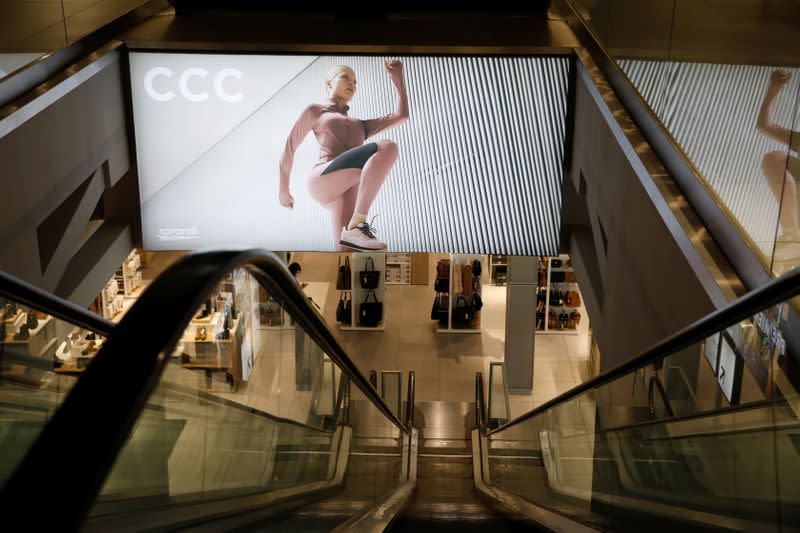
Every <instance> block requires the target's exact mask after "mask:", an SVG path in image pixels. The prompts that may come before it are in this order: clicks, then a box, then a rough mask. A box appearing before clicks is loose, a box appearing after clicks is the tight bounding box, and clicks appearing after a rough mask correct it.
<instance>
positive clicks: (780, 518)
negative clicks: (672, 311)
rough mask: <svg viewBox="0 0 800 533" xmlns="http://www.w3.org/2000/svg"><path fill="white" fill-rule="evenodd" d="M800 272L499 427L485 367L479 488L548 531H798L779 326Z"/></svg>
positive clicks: (794, 409) (797, 436) (792, 387)
mask: <svg viewBox="0 0 800 533" xmlns="http://www.w3.org/2000/svg"><path fill="white" fill-rule="evenodd" d="M798 280H800V272H798V271H794V272H792V273H790V274H787V275H785V276H783V277H781V278H778V279H777V280H774V281H772V282H771V283H769V284H768V285H765V286H764V287H762V288H761V289H759V290H757V291H754V292H752V293H750V294H748V295H746V296H744V297H742V298H741V299H739V300H737V301H736V302H734V303H732V304H731V305H729V306H728V307H727V308H724V309H722V310H720V311H717V312H715V313H713V314H711V315H709V316H707V317H705V318H703V319H701V320H699V321H698V322H696V323H695V324H693V325H691V326H689V327H688V328H686V329H685V330H683V331H681V332H679V333H677V334H675V335H674V336H672V337H670V338H668V339H666V340H665V341H663V342H661V343H659V344H658V345H656V346H655V347H653V348H652V349H650V350H648V351H647V352H646V353H644V354H642V355H640V356H639V357H637V358H635V359H633V360H631V361H630V362H628V363H626V364H624V365H622V366H620V367H618V368H616V369H613V370H611V371H609V372H607V373H606V374H604V375H601V376H598V377H597V378H595V379H592V380H591V381H589V382H587V383H584V384H583V385H580V386H578V387H576V388H574V389H573V390H571V391H568V392H567V393H565V394H563V395H561V396H560V397H558V398H555V399H553V400H551V401H549V402H547V403H546V404H544V405H542V406H540V407H538V408H536V409H534V410H533V411H531V412H529V413H526V414H525V415H523V416H521V417H519V418H517V419H515V420H513V421H511V422H509V423H507V424H505V425H503V426H501V427H499V428H497V429H492V430H489V429H488V427H487V423H486V418H485V407H484V394H483V378H482V376H481V375H478V376H477V377H476V405H477V406H478V411H479V413H484V414H483V416H482V417H480V419H479V424H478V425H479V428H478V429H477V430H476V431H475V432H474V434H473V441H474V446H475V449H476V456H477V457H480V462H481V465H482V468H481V472H480V475H479V476H476V484H477V485H478V487H479V489H480V490H481V491H482V492H483V493H485V494H486V495H487V496H491V497H494V498H497V499H499V500H501V501H503V502H504V503H505V504H506V505H507V506H509V507H511V508H513V509H515V510H517V511H519V512H521V513H523V514H526V515H528V516H539V517H540V521H541V522H543V523H548V524H550V527H551V528H553V529H573V528H575V527H579V526H577V525H574V524H573V525H569V524H567V523H566V522H564V520H572V521H575V523H578V524H581V525H582V526H583V527H586V528H590V529H602V530H612V531H638V530H641V529H645V528H646V529H648V530H652V531H675V530H677V529H688V530H697V531H794V530H796V529H797V524H798V523H800V499H798V496H797V494H798V492H797V491H796V487H797V483H798V482H800V447H799V446H798V445H797V443H798V442H800V404H798V402H797V393H796V392H795V391H796V390H797V386H798V383H797V382H796V379H795V381H792V379H790V378H789V377H788V376H791V368H792V366H793V364H794V363H793V361H792V360H791V357H792V354H791V353H789V352H788V350H789V349H791V348H790V346H788V344H787V343H786V342H785V341H784V339H783V337H782V335H781V334H780V330H779V329H778V324H779V323H780V321H781V317H782V316H784V312H785V306H786V305H789V300H791V299H792V298H793V297H794V296H796V295H797V293H798V292H800V287H798ZM664 383H667V385H664Z"/></svg>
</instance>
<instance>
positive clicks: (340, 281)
mask: <svg viewBox="0 0 800 533" xmlns="http://www.w3.org/2000/svg"><path fill="white" fill-rule="evenodd" d="M352 280H353V278H352V273H351V271H350V257H348V256H344V264H342V256H341V255H340V256H339V273H338V274H337V275H336V290H338V291H349V290H350V289H351V287H352V285H353V283H352Z"/></svg>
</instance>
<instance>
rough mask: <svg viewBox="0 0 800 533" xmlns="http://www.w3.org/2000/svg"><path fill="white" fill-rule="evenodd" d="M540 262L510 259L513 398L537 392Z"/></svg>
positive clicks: (507, 359) (508, 371) (508, 334)
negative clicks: (536, 348) (538, 281)
mask: <svg viewBox="0 0 800 533" xmlns="http://www.w3.org/2000/svg"><path fill="white" fill-rule="evenodd" d="M537 267H538V258H536V257H520V256H508V277H507V284H506V349H505V359H504V361H505V367H506V380H507V383H506V387H507V388H508V392H509V394H530V393H531V391H532V390H533V352H534V337H535V330H536V282H537V277H536V269H537Z"/></svg>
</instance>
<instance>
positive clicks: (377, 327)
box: [339, 321, 386, 331]
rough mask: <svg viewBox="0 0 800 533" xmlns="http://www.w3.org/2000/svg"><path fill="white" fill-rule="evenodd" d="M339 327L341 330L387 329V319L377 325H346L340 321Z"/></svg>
mask: <svg viewBox="0 0 800 533" xmlns="http://www.w3.org/2000/svg"><path fill="white" fill-rule="evenodd" d="M339 329H340V330H341V331H384V330H385V329H386V321H384V322H381V323H380V324H378V325H377V326H374V327H370V326H352V325H350V326H346V325H344V324H342V323H341V322H340V323H339Z"/></svg>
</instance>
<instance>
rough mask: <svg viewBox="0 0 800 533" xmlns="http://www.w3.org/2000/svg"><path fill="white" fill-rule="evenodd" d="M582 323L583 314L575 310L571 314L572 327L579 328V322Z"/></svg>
mask: <svg viewBox="0 0 800 533" xmlns="http://www.w3.org/2000/svg"><path fill="white" fill-rule="evenodd" d="M580 323H581V314H580V313H579V312H577V311H573V312H571V313H570V314H569V327H570V328H572V329H578V324H580Z"/></svg>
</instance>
